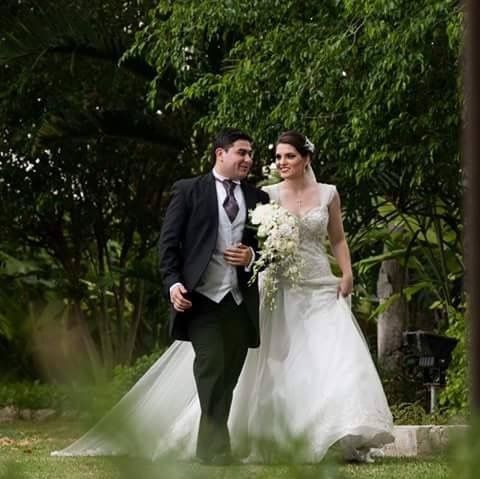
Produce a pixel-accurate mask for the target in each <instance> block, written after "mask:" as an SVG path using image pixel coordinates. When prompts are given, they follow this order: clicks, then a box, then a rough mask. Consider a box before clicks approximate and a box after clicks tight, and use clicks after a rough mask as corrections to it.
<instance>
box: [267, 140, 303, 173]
mask: <svg viewBox="0 0 480 479" xmlns="http://www.w3.org/2000/svg"><path fill="white" fill-rule="evenodd" d="M308 162H309V159H308V157H305V156H302V155H301V154H300V153H299V152H298V150H297V149H296V148H295V147H294V146H292V145H290V144H288V143H279V144H278V145H277V149H276V151H275V163H276V165H277V170H278V171H279V173H280V176H281V177H282V178H283V179H284V180H286V179H288V180H293V179H298V178H302V177H303V175H304V174H305V168H306V167H307V165H308Z"/></svg>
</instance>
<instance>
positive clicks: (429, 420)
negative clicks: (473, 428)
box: [390, 402, 465, 426]
mask: <svg viewBox="0 0 480 479" xmlns="http://www.w3.org/2000/svg"><path fill="white" fill-rule="evenodd" d="M390 409H391V411H392V415H393V421H394V423H395V425H396V426H401V425H408V424H420V425H422V424H436V425H440V424H452V415H451V414H450V411H449V410H448V409H446V408H442V409H440V410H438V411H435V412H434V413H429V412H427V411H426V410H425V408H424V407H423V406H422V405H421V404H420V403H418V402H415V403H400V404H393V405H392V406H391V408H390ZM456 419H457V420H458V421H459V423H461V424H465V417H457V418H456Z"/></svg>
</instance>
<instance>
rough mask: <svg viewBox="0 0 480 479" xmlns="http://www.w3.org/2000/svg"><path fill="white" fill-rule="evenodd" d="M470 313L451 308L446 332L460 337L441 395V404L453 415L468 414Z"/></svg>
mask: <svg viewBox="0 0 480 479" xmlns="http://www.w3.org/2000/svg"><path fill="white" fill-rule="evenodd" d="M468 323H469V315H468V313H466V312H465V310H464V309H461V310H455V309H453V308H452V309H451V314H450V318H449V327H448V329H447V330H446V334H447V335H448V336H451V337H453V338H456V339H458V344H457V346H456V348H455V349H454V350H453V355H452V363H451V365H450V367H449V369H448V376H447V387H446V388H445V390H444V391H442V394H441V395H440V399H439V402H440V405H441V406H442V407H444V408H448V413H449V415H451V416H457V415H468V414H469V412H468V411H469V407H470V397H469V392H470V391H469V390H470V388H469V383H470V381H469V349H470V348H469V347H468V345H469V344H470V341H469V327H468Z"/></svg>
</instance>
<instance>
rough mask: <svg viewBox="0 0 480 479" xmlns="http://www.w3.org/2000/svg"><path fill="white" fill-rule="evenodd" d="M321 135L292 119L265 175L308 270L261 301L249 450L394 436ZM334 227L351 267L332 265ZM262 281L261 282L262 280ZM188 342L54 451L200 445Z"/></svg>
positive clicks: (249, 400) (240, 409) (367, 445)
mask: <svg viewBox="0 0 480 479" xmlns="http://www.w3.org/2000/svg"><path fill="white" fill-rule="evenodd" d="M313 156H314V147H313V144H312V143H311V142H310V141H309V140H308V139H307V138H306V137H305V136H303V135H302V134H300V133H298V132H295V131H288V132H285V133H282V134H281V135H280V137H279V138H278V140H277V142H276V145H275V160H276V165H277V169H278V171H279V173H280V176H281V178H282V180H283V181H281V182H280V183H277V184H275V185H271V186H266V187H264V190H265V191H266V192H267V193H268V194H269V196H270V199H271V200H272V201H275V202H277V203H278V204H279V205H280V206H281V207H283V208H285V209H286V210H288V211H289V212H290V213H291V214H293V215H295V217H296V220H297V221H298V225H299V230H300V242H299V245H298V247H299V253H300V255H301V257H302V265H301V267H302V271H301V279H300V282H299V283H298V284H296V285H295V287H293V285H291V284H288V282H287V281H286V280H282V279H279V287H278V289H277V291H276V293H275V294H276V297H275V302H274V304H275V306H274V309H273V310H271V309H270V308H269V307H266V306H264V305H261V307H260V334H261V346H260V348H258V349H249V351H248V355H247V359H246V362H245V365H244V367H243V370H242V373H241V376H240V378H239V381H238V384H237V387H236V389H235V392H234V397H233V402H232V407H231V412H230V417H229V429H230V432H231V441H232V449H233V451H234V453H236V454H237V455H239V456H242V457H246V458H247V459H246V461H247V462H270V461H272V460H274V459H275V457H276V456H274V455H273V454H272V453H273V452H278V451H287V450H288V448H289V447H291V446H292V444H296V445H297V446H298V447H297V448H296V449H295V450H294V451H293V452H294V456H293V457H291V458H290V459H291V460H293V461H296V462H317V461H320V460H321V459H322V458H323V456H324V455H325V453H326V452H327V450H328V449H329V448H330V447H331V446H332V445H334V444H336V443H338V444H340V446H341V447H342V449H343V452H344V455H345V457H346V458H347V459H354V460H359V461H366V462H371V461H373V459H372V458H373V457H374V455H375V453H377V452H378V451H379V449H378V448H381V447H382V446H383V445H384V444H386V443H389V442H392V441H393V436H392V428H393V424H392V416H391V413H390V410H389V407H388V404H387V400H386V398H385V394H384V392H383V389H382V385H381V383H380V379H379V377H378V374H377V371H376V369H375V365H374V363H373V361H372V358H371V356H370V353H369V350H368V347H367V344H366V342H365V339H364V337H363V334H362V332H361V330H360V328H359V326H358V324H357V322H356V320H355V318H354V316H353V315H352V313H351V311H350V306H349V302H348V299H347V298H348V296H349V295H350V293H351V291H352V283H353V280H352V270H351V263H350V254H349V249H348V246H347V243H346V240H345V235H344V231H343V224H342V218H341V211H340V198H339V195H338V193H337V191H336V188H335V186H333V185H328V184H325V183H317V181H316V179H315V175H314V173H313V170H312V168H311V164H310V163H311V160H312V158H313ZM326 237H328V239H329V242H330V245H331V249H332V252H333V254H334V256H335V258H336V260H337V263H338V265H339V267H340V269H341V271H342V276H341V278H337V277H336V276H334V275H333V274H332V272H331V269H330V264H329V260H328V256H327V253H326V249H325V239H326ZM261 292H262V291H261ZM193 360H194V352H193V349H192V346H191V344H190V343H189V342H182V341H175V342H174V343H173V344H172V345H171V346H170V348H169V349H168V350H167V351H166V352H165V353H164V354H163V355H162V356H161V357H160V358H159V359H158V361H157V362H156V363H155V364H154V365H153V366H152V367H151V368H150V369H149V370H148V371H147V373H146V374H145V375H144V376H143V377H142V378H141V379H140V380H139V381H138V382H137V383H136V384H135V386H134V387H133V388H132V389H131V390H130V391H129V392H128V393H127V394H126V395H125V396H124V397H123V398H122V400H121V401H120V402H119V403H118V404H117V405H116V406H115V407H114V408H113V409H112V410H111V411H110V412H109V413H108V414H107V415H106V416H105V417H104V418H103V419H102V420H101V421H100V422H99V423H98V424H97V425H96V426H94V427H93V428H92V429H91V430H90V431H88V432H87V433H86V434H85V435H84V436H82V437H81V438H80V439H78V440H77V441H76V442H74V443H73V444H72V445H70V446H68V447H67V448H66V449H63V450H61V451H55V452H53V453H52V455H56V456H82V455H112V454H132V455H138V456H143V457H146V458H149V459H151V460H155V459H158V458H160V457H162V456H163V455H165V454H168V453H173V452H174V453H175V454H176V455H177V456H178V457H180V458H186V459H188V458H193V457H194V456H195V441H196V430H197V427H198V421H199V418H200V404H199V402H198V397H197V394H196V387H195V381H194V377H193V373H192V363H193Z"/></svg>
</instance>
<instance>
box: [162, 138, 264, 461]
mask: <svg viewBox="0 0 480 479" xmlns="http://www.w3.org/2000/svg"><path fill="white" fill-rule="evenodd" d="M252 154H253V152H252V140H251V138H250V137H249V136H248V135H246V134H245V133H243V132H242V131H240V130H234V129H228V130H225V131H222V132H220V133H219V134H218V135H217V136H216V138H215V139H214V142H213V148H212V158H213V161H214V167H213V170H212V171H211V172H209V173H207V174H206V175H203V176H198V177H195V178H190V179H183V180H179V181H177V182H176V183H175V184H174V185H173V191H172V197H171V200H170V204H169V205H168V208H167V212H166V214H165V218H164V221H163V227H162V233H161V237H160V256H161V264H160V270H161V273H162V277H163V282H164V286H165V287H166V290H167V294H168V297H169V299H170V302H171V304H172V315H171V321H170V333H171V336H172V337H173V338H174V339H180V340H185V341H191V342H192V346H193V349H194V351H195V361H194V365H193V373H194V376H195V382H196V385H197V391H198V396H199V399H200V407H201V418H200V425H199V431H198V439H197V457H198V459H199V460H200V461H201V462H206V463H211V464H228V463H229V462H230V461H231V451H230V437H229V432H228V428H227V419H228V415H229V413H230V406H231V403H232V394H233V390H234V388H235V385H236V384H237V381H238V377H239V375H240V372H241V370H242V367H243V364H244V362H245V357H246V354H247V350H248V348H249V347H258V345H259V327H258V288H257V285H256V284H254V285H252V286H248V284H247V283H248V280H249V278H250V275H251V267H252V264H253V261H254V259H255V253H254V251H255V249H256V248H257V240H256V238H255V234H254V231H253V230H252V229H249V228H245V224H246V222H247V214H248V210H250V209H252V208H254V207H255V205H256V204H257V203H267V202H268V200H269V198H268V195H267V194H266V193H264V192H263V191H261V190H259V189H257V188H255V187H253V186H251V185H248V184H247V183H245V182H244V181H243V180H244V179H245V178H246V177H247V175H248V173H249V171H250V168H251V167H252V163H253V159H252Z"/></svg>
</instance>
